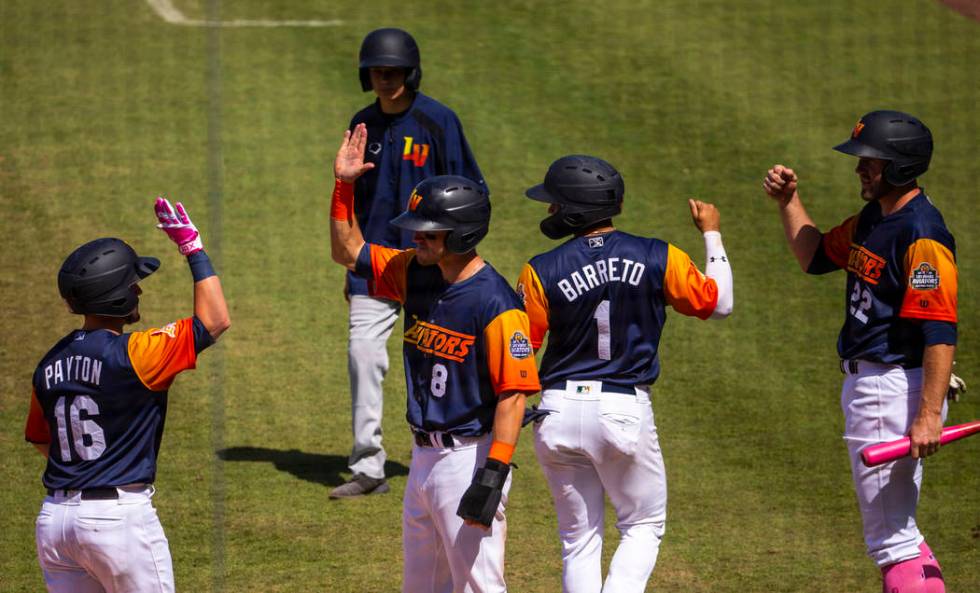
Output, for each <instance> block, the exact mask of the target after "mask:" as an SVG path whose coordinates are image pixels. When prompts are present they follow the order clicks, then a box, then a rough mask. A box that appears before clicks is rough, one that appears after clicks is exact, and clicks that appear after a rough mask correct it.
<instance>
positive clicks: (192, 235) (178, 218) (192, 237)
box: [154, 197, 204, 255]
mask: <svg viewBox="0 0 980 593" xmlns="http://www.w3.org/2000/svg"><path fill="white" fill-rule="evenodd" d="M154 210H155V211H156V215H157V220H158V221H160V223H159V224H158V225H157V228H158V229H160V230H162V231H163V232H165V233H167V236H168V237H170V240H171V241H173V242H174V243H176V244H177V249H179V250H180V254H181V255H190V254H192V253H195V252H197V251H200V250H202V249H204V243H203V242H202V241H201V233H199V232H198V231H197V227H196V226H194V223H193V222H191V217H190V216H188V215H187V211H186V210H184V205H183V204H181V203H180V202H177V207H176V208H174V207H173V206H171V205H170V200H168V199H166V198H163V197H159V198H157V201H156V204H155V206H154Z"/></svg>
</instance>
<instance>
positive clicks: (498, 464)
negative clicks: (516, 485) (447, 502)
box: [456, 459, 510, 527]
mask: <svg viewBox="0 0 980 593" xmlns="http://www.w3.org/2000/svg"><path fill="white" fill-rule="evenodd" d="M509 473H510V464H507V463H504V462H502V461H498V460H496V459H487V462H486V464H484V466H483V467H481V468H480V469H478V470H476V474H475V475H474V476H473V483H472V484H470V487H469V488H467V489H466V492H465V493H464V494H463V498H462V499H461V500H460V501H459V508H458V509H456V514H457V515H459V516H460V517H462V518H463V519H466V520H470V521H476V522H478V523H481V524H482V525H483V526H484V527H490V525H491V524H492V523H493V518H494V516H496V514H497V507H498V506H500V497H501V496H502V495H503V491H504V482H506V481H507V474H509Z"/></svg>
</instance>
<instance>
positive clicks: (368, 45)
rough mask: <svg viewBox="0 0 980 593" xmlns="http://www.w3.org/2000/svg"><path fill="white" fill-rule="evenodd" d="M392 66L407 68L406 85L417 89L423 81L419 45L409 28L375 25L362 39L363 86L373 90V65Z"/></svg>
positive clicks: (361, 74)
mask: <svg viewBox="0 0 980 593" xmlns="http://www.w3.org/2000/svg"><path fill="white" fill-rule="evenodd" d="M381 66H389V67H401V68H404V69H405V86H406V87H408V88H409V89H410V90H413V91H417V90H418V88H419V84H421V83H422V59H421V58H420V57H419V46H418V44H416V43H415V39H413V38H412V36H411V35H409V34H408V33H407V32H405V31H402V30H401V29H376V30H374V31H371V32H370V33H368V34H367V37H365V38H364V41H363V42H362V43H361V55H360V65H359V66H358V68H360V72H359V74H360V77H361V89H362V90H364V91H369V90H371V73H370V72H369V70H370V69H371V68H374V67H381Z"/></svg>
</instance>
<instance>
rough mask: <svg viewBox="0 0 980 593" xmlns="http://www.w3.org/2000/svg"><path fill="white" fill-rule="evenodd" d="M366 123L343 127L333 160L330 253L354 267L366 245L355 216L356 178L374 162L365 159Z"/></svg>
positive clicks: (341, 262) (351, 267) (346, 265)
mask: <svg viewBox="0 0 980 593" xmlns="http://www.w3.org/2000/svg"><path fill="white" fill-rule="evenodd" d="M366 146H367V126H365V125H364V124H357V126H355V127H354V131H353V132H351V131H350V130H345V131H344V140H343V142H341V144H340V148H339V149H338V150H337V158H336V159H335V160H334V164H333V173H334V178H335V182H334V188H333V199H332V201H331V204H330V255H331V257H333V260H334V261H335V262H337V263H338V264H340V265H342V266H344V267H346V268H347V269H348V270H353V269H354V265H355V264H356V263H357V255H358V254H359V253H360V252H361V249H362V248H363V247H364V237H363V236H362V235H361V229H360V228H359V227H358V226H357V217H356V216H354V181H356V180H357V178H358V177H360V176H361V175H363V174H364V173H365V172H366V171H369V170H371V169H373V168H374V164H373V163H365V162H364V149H365V147H366Z"/></svg>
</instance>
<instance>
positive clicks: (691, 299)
mask: <svg viewBox="0 0 980 593" xmlns="http://www.w3.org/2000/svg"><path fill="white" fill-rule="evenodd" d="M664 296H666V297H667V304H669V305H670V306H671V307H673V308H674V310H675V311H677V312H678V313H681V314H683V315H689V316H691V317H698V318H700V319H707V318H708V317H711V314H712V313H713V312H714V310H715V307H716V306H717V305H718V285H717V284H716V283H715V281H714V280H713V279H711V278H709V277H707V276H705V275H704V274H702V273H701V271H700V270H698V267H697V266H696V265H694V262H692V261H691V258H690V257H689V256H688V255H687V254H686V253H684V252H683V251H681V250H680V249H678V248H676V247H674V246H673V245H668V246H667V270H666V272H664Z"/></svg>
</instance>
